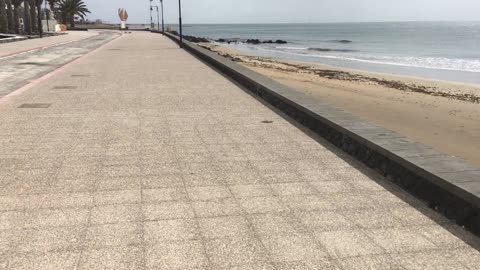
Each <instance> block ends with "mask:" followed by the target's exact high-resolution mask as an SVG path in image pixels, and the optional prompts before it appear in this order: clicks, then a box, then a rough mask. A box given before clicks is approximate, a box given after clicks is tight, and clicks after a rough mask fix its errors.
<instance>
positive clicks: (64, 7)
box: [57, 0, 90, 28]
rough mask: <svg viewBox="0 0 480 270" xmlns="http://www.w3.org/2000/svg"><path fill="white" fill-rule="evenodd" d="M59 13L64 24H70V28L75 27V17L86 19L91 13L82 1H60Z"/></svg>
mask: <svg viewBox="0 0 480 270" xmlns="http://www.w3.org/2000/svg"><path fill="white" fill-rule="evenodd" d="M57 11H58V13H59V15H60V20H61V21H62V23H63V24H67V23H70V27H72V28H73V27H75V16H80V17H81V18H84V17H85V16H86V15H87V13H90V10H88V8H87V5H85V3H84V2H83V1H82V0H60V2H59V3H58V8H57Z"/></svg>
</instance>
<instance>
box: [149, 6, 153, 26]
mask: <svg viewBox="0 0 480 270" xmlns="http://www.w3.org/2000/svg"><path fill="white" fill-rule="evenodd" d="M152 1H153V0H150V27H149V28H150V30H151V29H152V28H153V27H152V26H153V18H152V11H153V8H152Z"/></svg>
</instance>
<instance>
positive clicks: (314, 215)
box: [296, 211, 356, 231]
mask: <svg viewBox="0 0 480 270" xmlns="http://www.w3.org/2000/svg"><path fill="white" fill-rule="evenodd" d="M296 215H297V216H298V217H299V219H300V220H301V222H302V223H303V224H304V225H305V226H306V227H307V228H308V229H309V230H311V231H343V230H349V229H354V228H355V227H356V225H355V224H354V223H353V222H352V221H351V220H350V218H349V217H347V216H345V215H344V213H343V212H331V211H312V212H300V211H299V212H297V213H296Z"/></svg>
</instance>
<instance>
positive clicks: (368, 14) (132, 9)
mask: <svg viewBox="0 0 480 270" xmlns="http://www.w3.org/2000/svg"><path fill="white" fill-rule="evenodd" d="M84 1H85V3H86V4H87V5H88V7H89V9H90V10H91V11H92V14H90V15H89V16H88V18H89V19H90V20H95V19H102V20H106V21H109V22H111V23H116V22H118V21H119V19H118V15H117V9H118V8H120V7H124V8H126V9H127V11H128V13H129V23H145V22H148V21H149V15H148V14H149V11H148V10H149V0H84ZM153 3H155V4H156V5H159V0H154V2H153ZM164 6H165V21H166V23H175V22H176V21H177V18H178V0H164ZM182 10H183V19H184V23H314V22H372V21H432V20H434V21H451V20H480V0H182Z"/></svg>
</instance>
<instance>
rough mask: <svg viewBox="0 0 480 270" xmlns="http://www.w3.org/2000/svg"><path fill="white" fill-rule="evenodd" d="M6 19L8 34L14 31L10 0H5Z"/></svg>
mask: <svg viewBox="0 0 480 270" xmlns="http://www.w3.org/2000/svg"><path fill="white" fill-rule="evenodd" d="M7 20H8V32H9V33H10V34H14V33H15V23H14V22H13V6H12V0H7Z"/></svg>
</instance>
